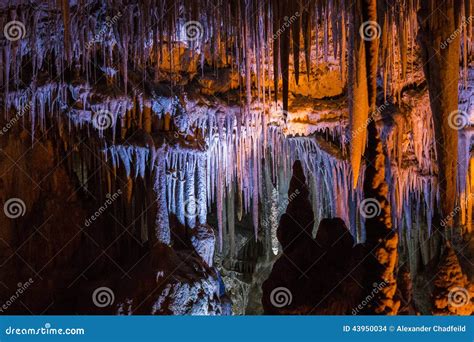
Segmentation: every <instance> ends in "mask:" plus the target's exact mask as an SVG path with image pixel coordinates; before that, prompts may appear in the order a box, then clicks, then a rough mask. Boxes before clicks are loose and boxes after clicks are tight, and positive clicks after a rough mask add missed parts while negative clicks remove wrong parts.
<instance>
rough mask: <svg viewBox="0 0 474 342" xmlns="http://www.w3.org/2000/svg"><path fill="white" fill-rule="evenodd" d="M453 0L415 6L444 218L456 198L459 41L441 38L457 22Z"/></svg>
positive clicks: (450, 211) (449, 221)
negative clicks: (431, 116)
mask: <svg viewBox="0 0 474 342" xmlns="http://www.w3.org/2000/svg"><path fill="white" fill-rule="evenodd" d="M457 2H458V1H457V0H449V1H446V2H445V3H443V4H442V6H441V7H439V6H437V5H436V10H435V9H434V7H433V6H435V4H434V3H432V2H428V1H426V2H422V4H421V8H420V10H419V16H418V18H419V25H420V30H419V33H418V41H419V42H420V45H421V47H422V49H421V50H422V56H423V61H424V64H423V70H424V73H425V77H426V80H427V83H428V88H429V95H430V103H431V110H432V112H433V121H434V126H435V127H434V132H435V138H436V151H437V156H438V168H439V174H438V180H439V188H440V194H441V201H440V203H441V209H442V216H443V217H444V218H448V222H447V225H448V226H449V227H451V226H453V224H454V222H453V219H452V217H451V215H450V213H452V212H453V210H454V207H455V202H456V181H457V177H456V174H457V154H456V153H455V152H454V151H457V150H458V146H457V145H458V131H457V130H456V129H455V128H453V127H452V122H453V121H452V120H453V119H454V120H456V118H453V115H456V111H457V110H458V79H459V58H460V41H459V39H460V38H459V35H456V36H455V37H454V39H453V40H452V42H451V43H449V44H447V46H446V48H442V44H446V42H445V40H446V39H447V37H449V36H450V35H451V34H452V32H454V31H455V30H456V27H458V25H457V24H459V15H460V13H459V12H456V11H455V6H454V5H455V3H457Z"/></svg>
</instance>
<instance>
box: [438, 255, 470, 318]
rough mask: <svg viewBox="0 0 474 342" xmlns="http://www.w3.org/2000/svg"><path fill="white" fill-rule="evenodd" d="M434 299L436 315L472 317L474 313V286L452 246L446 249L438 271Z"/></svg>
mask: <svg viewBox="0 0 474 342" xmlns="http://www.w3.org/2000/svg"><path fill="white" fill-rule="evenodd" d="M432 299H433V309H432V313H433V314H434V315H471V314H472V313H473V312H474V284H472V283H471V282H470V281H469V280H468V279H467V277H466V275H464V273H463V270H462V269H461V266H460V265H459V260H458V257H457V256H456V253H455V252H454V249H453V248H452V247H451V246H447V247H446V249H445V251H444V254H443V256H442V257H441V260H440V263H439V265H438V267H437V269H436V276H435V279H434V289H433V298H432Z"/></svg>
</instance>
